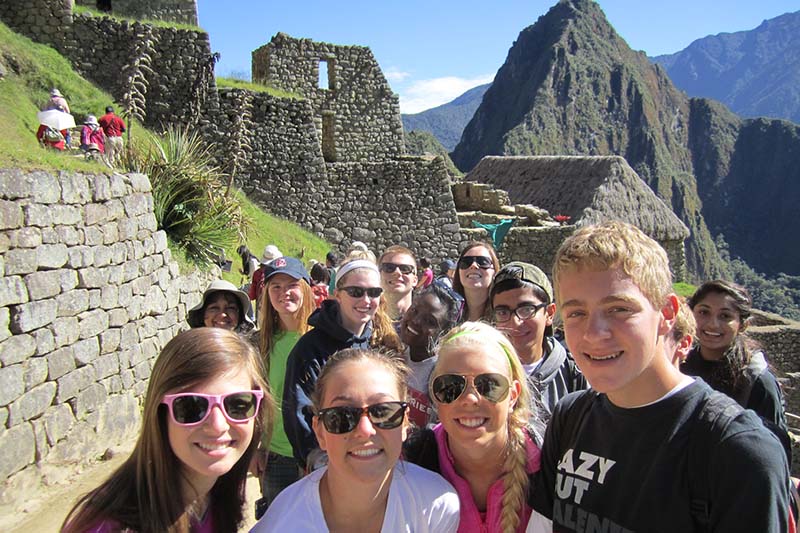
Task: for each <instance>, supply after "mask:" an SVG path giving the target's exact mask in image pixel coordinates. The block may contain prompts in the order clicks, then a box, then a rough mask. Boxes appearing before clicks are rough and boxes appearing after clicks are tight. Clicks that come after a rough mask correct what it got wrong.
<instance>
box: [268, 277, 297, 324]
mask: <svg viewBox="0 0 800 533" xmlns="http://www.w3.org/2000/svg"><path fill="white" fill-rule="evenodd" d="M301 283H304V282H303V281H301V280H298V279H294V278H293V277H292V276H289V275H288V274H275V275H274V276H272V277H271V278H269V282H268V284H267V294H269V303H270V304H271V305H272V307H273V308H274V309H275V311H276V312H277V313H278V315H282V316H292V315H294V314H295V313H296V312H297V310H298V309H300V307H301V306H302V305H303V290H302V289H301V286H300V284H301Z"/></svg>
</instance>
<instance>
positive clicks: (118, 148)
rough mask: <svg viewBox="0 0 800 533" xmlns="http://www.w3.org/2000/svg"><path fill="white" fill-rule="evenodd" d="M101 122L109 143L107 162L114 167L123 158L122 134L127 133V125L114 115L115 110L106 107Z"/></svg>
mask: <svg viewBox="0 0 800 533" xmlns="http://www.w3.org/2000/svg"><path fill="white" fill-rule="evenodd" d="M99 122H100V127H101V128H103V132H104V133H105V134H106V139H107V141H108V146H107V147H106V160H107V161H108V164H109V165H112V166H113V165H115V164H116V162H117V161H118V160H119V158H120V156H122V148H123V142H122V134H123V133H125V123H124V122H123V121H122V119H121V118H119V117H118V116H117V115H115V114H114V108H113V107H111V106H108V107H106V114H105V115H103V116H102V117H100V121H99Z"/></svg>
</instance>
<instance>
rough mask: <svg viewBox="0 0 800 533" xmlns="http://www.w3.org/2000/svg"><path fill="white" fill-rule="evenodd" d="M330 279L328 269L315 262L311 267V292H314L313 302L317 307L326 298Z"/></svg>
mask: <svg viewBox="0 0 800 533" xmlns="http://www.w3.org/2000/svg"><path fill="white" fill-rule="evenodd" d="M330 281H331V279H330V271H329V270H328V269H327V268H325V266H324V265H323V264H322V263H315V264H314V266H312V267H311V292H313V293H314V303H315V304H316V306H317V307H319V306H320V305H322V302H324V301H325V300H327V299H328V296H329V295H330V292H329V291H328V285H329V284H330Z"/></svg>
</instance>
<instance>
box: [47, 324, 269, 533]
mask: <svg viewBox="0 0 800 533" xmlns="http://www.w3.org/2000/svg"><path fill="white" fill-rule="evenodd" d="M262 372H263V367H262V365H261V361H260V358H259V356H258V352H257V351H256V349H255V348H254V347H253V346H252V345H251V344H250V343H249V342H247V340H245V339H244V338H242V337H240V336H239V335H236V334H234V333H232V332H230V331H225V330H222V329H218V328H199V329H190V330H188V331H184V332H183V333H180V334H179V335H177V336H176V337H175V338H173V339H172V340H171V341H169V342H168V343H167V345H166V346H165V347H164V349H163V350H162V351H161V354H160V355H159V356H158V359H156V362H155V365H154V366H153V370H152V372H151V374H150V381H149V383H148V386H147V394H146V396H145V399H144V406H143V408H142V423H141V433H140V435H139V438H138V440H137V442H136V447H135V448H134V450H133V453H132V454H131V456H130V457H129V458H128V459H127V460H126V461H125V463H123V464H122V466H120V467H119V468H118V469H117V470H116V471H115V472H114V473H113V474H111V476H110V477H109V478H108V479H107V480H106V481H104V482H103V483H102V484H101V485H100V486H99V487H97V488H96V489H94V490H92V491H91V492H89V493H88V494H86V495H85V496H83V497H81V498H80V499H79V500H78V503H77V504H76V505H75V507H73V509H72V511H70V513H69V515H68V516H67V518H66V519H65V520H64V524H63V525H62V529H61V531H62V532H65V533H87V532H89V533H114V532H119V531H153V532H155V531H186V532H188V531H195V532H211V531H237V530H238V529H239V527H241V526H242V523H243V519H244V507H245V482H246V479H247V470H248V466H249V464H250V459H251V457H252V456H253V453H254V452H255V450H256V447H257V446H258V444H259V441H260V439H261V435H262V433H267V434H269V432H270V426H271V425H272V420H271V418H270V413H272V398H271V396H270V394H269V392H268V388H267V384H266V382H265V381H264V378H263V375H262ZM262 412H263V413H264V415H262V414H261V413H262Z"/></svg>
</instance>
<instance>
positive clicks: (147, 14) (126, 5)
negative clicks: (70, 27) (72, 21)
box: [75, 0, 197, 26]
mask: <svg viewBox="0 0 800 533" xmlns="http://www.w3.org/2000/svg"><path fill="white" fill-rule="evenodd" d="M75 4H77V5H79V6H86V7H91V8H95V7H96V6H97V0H75ZM111 12H112V13H113V14H114V15H120V16H123V17H133V18H137V19H154V20H168V21H172V22H181V23H183V24H192V25H194V26H197V2H196V1H195V0H112V2H111Z"/></svg>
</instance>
